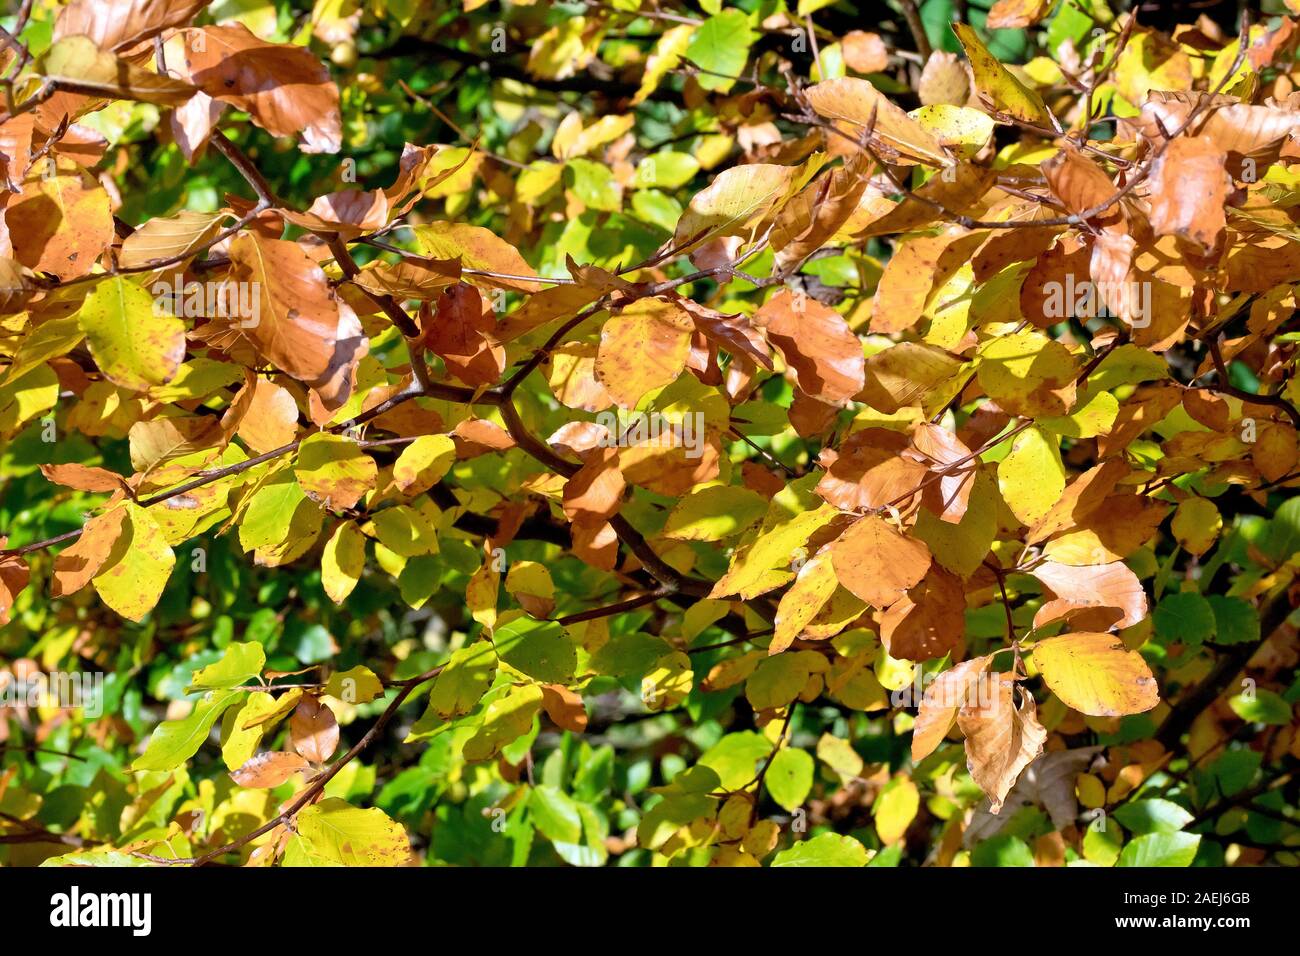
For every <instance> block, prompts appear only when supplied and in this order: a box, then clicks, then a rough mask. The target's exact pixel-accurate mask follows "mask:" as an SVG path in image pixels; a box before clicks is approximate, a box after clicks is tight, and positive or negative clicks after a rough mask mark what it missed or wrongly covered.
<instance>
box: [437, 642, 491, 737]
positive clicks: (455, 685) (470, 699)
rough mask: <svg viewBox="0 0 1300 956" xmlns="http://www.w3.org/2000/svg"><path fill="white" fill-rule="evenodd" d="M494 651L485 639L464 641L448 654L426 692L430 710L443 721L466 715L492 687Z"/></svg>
mask: <svg viewBox="0 0 1300 956" xmlns="http://www.w3.org/2000/svg"><path fill="white" fill-rule="evenodd" d="M496 671H497V654H496V650H495V649H494V648H493V647H492V644H491V643H490V642H488V641H475V642H474V643H473V644H467V645H465V646H464V647H462V648H461V649H460V650H458V651H455V652H453V653H452V655H451V659H450V660H448V661H447V663H446V665H445V666H444V667H443V669H442V673H440V674H439V675H438V676H437V678H436V679H435V680H434V682H433V689H432V690H431V691H429V710H431V711H432V712H433V713H435V714H437V715H438V716H439V717H441V718H442V719H443V720H448V719H450V718H452V717H455V716H457V715H458V714H468V713H469V712H470V711H471V710H473V709H474V707H475V706H477V705H478V702H479V701H480V700H482V699H483V695H484V694H486V693H487V690H488V688H489V687H490V686H492V678H493V677H494V676H495V675H496Z"/></svg>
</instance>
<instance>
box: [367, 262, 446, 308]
mask: <svg viewBox="0 0 1300 956" xmlns="http://www.w3.org/2000/svg"><path fill="white" fill-rule="evenodd" d="M352 281H354V282H355V283H356V284H357V285H359V286H361V288H363V289H367V290H369V291H370V292H374V293H376V294H377V295H391V296H393V297H394V298H397V299H425V298H432V297H433V296H436V295H439V294H440V293H441V292H442V291H443V290H444V289H445V288H447V286H449V285H455V284H456V283H457V282H459V281H460V260H459V259H425V258H423V257H414V256H411V257H404V258H403V259H402V261H401V262H398V263H397V264H396V265H389V264H388V263H387V262H382V261H377V262H375V263H374V265H373V266H372V267H367V268H365V269H362V270H361V274H360V275H358V276H357V277H356V278H355V279H353V280H352Z"/></svg>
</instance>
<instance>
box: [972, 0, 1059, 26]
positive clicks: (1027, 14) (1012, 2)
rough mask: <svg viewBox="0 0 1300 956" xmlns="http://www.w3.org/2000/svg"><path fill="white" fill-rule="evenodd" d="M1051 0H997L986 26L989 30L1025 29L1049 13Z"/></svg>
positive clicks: (990, 11)
mask: <svg viewBox="0 0 1300 956" xmlns="http://www.w3.org/2000/svg"><path fill="white" fill-rule="evenodd" d="M1051 6H1052V4H1051V3H1050V2H1049V0H997V2H996V3H994V4H993V6H992V7H990V8H989V15H988V20H987V21H986V22H985V26H986V28H987V29H989V30H1023V29H1024V28H1025V27H1031V26H1033V25H1034V24H1035V23H1037V22H1038V21H1039V20H1041V19H1043V17H1045V16H1046V15H1047V11H1048V10H1049V9H1050V8H1051Z"/></svg>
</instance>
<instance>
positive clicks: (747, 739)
mask: <svg viewBox="0 0 1300 956" xmlns="http://www.w3.org/2000/svg"><path fill="white" fill-rule="evenodd" d="M771 752H772V743H771V741H769V740H768V739H767V738H766V737H764V736H763V735H762V734H760V733H755V732H754V731H752V730H742V731H739V732H738V733H734V734H727V735H726V736H725V737H723V738H722V739H721V740H719V741H718V742H717V743H716V744H714V745H713V746H712V747H710V748H709V749H708V750H706V751H705V752H704V753H703V754H702V755H701V757H700V759H699V760H698V761H697V763H698V766H701V767H708V768H710V769H711V770H714V771H715V772H716V773H717V775H718V781H719V785H720V786H721V787H722V788H723V789H724V790H739V789H740V788H741V787H743V786H744V785H745V784H747V783H749V782H750V781H751V780H753V779H754V777H755V776H756V775H757V774H758V769H759V767H760V766H761V762H762V761H763V760H765V759H767V755H768V754H769V753H771Z"/></svg>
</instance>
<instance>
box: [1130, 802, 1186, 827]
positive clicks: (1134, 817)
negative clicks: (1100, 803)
mask: <svg viewBox="0 0 1300 956" xmlns="http://www.w3.org/2000/svg"><path fill="white" fill-rule="evenodd" d="M1115 819H1116V820H1118V821H1119V822H1120V823H1122V824H1124V826H1126V827H1128V829H1129V830H1131V831H1132V832H1134V833H1141V834H1146V833H1172V832H1175V831H1177V830H1181V829H1182V828H1183V827H1185V826H1187V824H1189V823H1191V822H1192V815H1191V814H1190V813H1188V812H1187V811H1186V810H1184V809H1183V808H1182V807H1180V806H1179V805H1178V804H1176V803H1174V802H1173V801H1172V800H1161V799H1158V798H1152V799H1149V800H1134V801H1133V802H1132V803H1126V804H1124V805H1123V806H1122V807H1116V808H1115Z"/></svg>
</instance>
